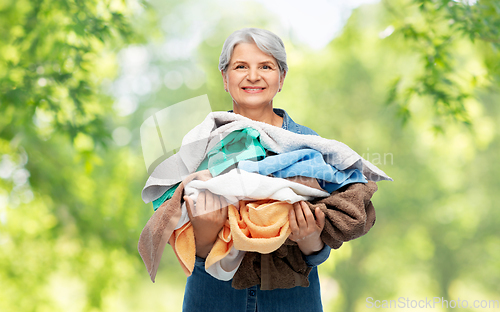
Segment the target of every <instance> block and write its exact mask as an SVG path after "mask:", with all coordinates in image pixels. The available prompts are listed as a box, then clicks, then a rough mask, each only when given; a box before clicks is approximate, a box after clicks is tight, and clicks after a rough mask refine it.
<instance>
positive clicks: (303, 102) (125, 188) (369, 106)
mask: <svg viewBox="0 0 500 312" xmlns="http://www.w3.org/2000/svg"><path fill="white" fill-rule="evenodd" d="M239 5H240V6H239V7H238V8H239V9H238V10H237V11H236V12H237V13H238V14H235V9H234V8H235V7H234V6H227V7H226V5H225V4H224V3H223V2H222V1H216V0H213V1H204V2H201V1H194V0H193V1H183V2H177V1H158V0H154V1H153V0H152V1H150V2H135V1H126V2H125V1H121V0H102V1H101V0H91V1H77V0H68V1H58V0H50V1H49V0H45V1H43V0H18V1H13V0H3V1H1V2H0V154H1V156H0V157H1V158H0V289H1V291H0V311H179V310H180V307H181V305H182V294H183V287H184V283H185V277H184V275H183V273H182V271H181V270H180V267H179V266H178V264H177V261H176V259H175V256H174V255H173V253H172V252H170V251H166V252H165V254H164V258H163V260H162V263H161V266H160V271H159V274H158V277H157V282H156V283H155V284H152V283H151V282H150V280H149V277H148V274H147V272H146V270H145V267H144V265H143V264H142V261H141V259H140V256H139V254H138V252H137V249H136V245H137V240H138V238H139V234H140V231H141V230H142V227H143V226H144V225H145V223H146V221H147V220H148V219H149V217H150V215H151V214H152V209H151V206H150V205H146V204H144V203H143V202H142V200H141V199H140V190H141V189H142V186H143V184H144V182H145V179H146V178H147V175H146V170H145V167H144V162H143V159H142V150H141V147H140V138H139V127H140V125H141V123H142V122H143V121H144V120H145V118H147V117H149V116H150V115H151V114H152V113H153V112H154V111H157V110H160V109H162V108H164V107H166V106H168V105H171V104H174V103H177V102H180V101H182V100H185V99H189V98H192V97H194V96H197V95H202V94H208V97H209V99H210V103H211V105H212V109H213V110H227V109H230V108H231V99H230V98H229V96H228V95H227V94H226V93H225V92H224V91H223V86H222V82H221V78H220V73H219V72H218V71H217V64H218V57H219V53H220V49H221V46H222V43H223V41H224V39H225V38H226V37H227V35H229V34H230V33H231V32H232V31H234V30H236V29H239V28H242V27H263V28H268V29H270V30H272V31H275V32H276V33H278V34H280V32H283V28H282V27H281V25H280V24H279V22H278V19H277V18H276V16H274V15H273V13H272V12H270V11H268V10H267V9H266V8H265V7H263V6H262V5H261V4H259V3H254V2H242V3H240V4H239ZM309 5H314V1H313V2H311V3H310V4H309ZM195 7H198V9H197V10H193V8H195ZM200 7H201V8H200ZM197 12H198V13H197ZM199 12H203V13H202V14H201V13H199ZM242 12H243V13H242ZM200 14H201V15H200ZM499 16H500V3H499V2H498V1H495V0H484V1H482V0H479V1H477V2H475V3H470V4H467V3H465V2H460V1H448V0H434V1H432V0H414V1H412V0H384V1H381V2H380V3H376V4H371V5H363V6H361V7H359V8H357V9H356V10H355V11H354V12H353V14H352V15H351V16H350V18H349V20H348V21H347V24H346V25H345V27H344V28H343V30H342V32H341V34H339V35H338V36H337V37H336V38H335V39H333V40H332V41H331V42H330V43H329V44H328V45H327V46H326V47H325V48H323V49H321V50H311V49H310V48H308V47H307V46H305V45H304V44H302V43H300V42H299V41H298V40H296V39H294V37H293V36H289V37H284V39H285V45H286V46H287V51H288V58H289V67H290V72H289V73H288V75H287V77H286V80H285V86H284V89H283V92H281V93H280V94H279V95H278V96H277V97H276V99H275V107H281V108H284V109H286V110H287V111H288V112H289V114H290V115H291V116H292V118H293V119H294V120H295V121H297V122H299V123H301V124H304V125H307V126H309V127H311V128H313V129H314V130H316V131H317V132H318V133H320V135H322V136H324V137H326V138H331V139H336V140H339V141H342V142H344V143H346V144H348V145H349V146H351V147H352V148H353V149H354V150H356V151H357V152H358V153H359V154H360V155H362V156H363V157H365V158H366V159H368V160H370V161H371V162H373V163H374V164H375V165H377V166H379V167H380V168H381V169H383V170H384V171H385V172H386V173H387V174H388V175H390V176H391V177H392V178H394V182H392V183H389V182H381V183H379V191H378V192H377V193H376V194H375V196H374V198H373V201H374V205H375V208H376V211H377V223H376V225H375V227H374V228H373V229H372V230H371V231H370V232H369V233H368V234H367V235H366V236H364V237H362V238H360V239H357V240H355V241H353V242H349V243H347V244H345V245H344V246H342V247H341V248H340V249H339V250H335V251H332V254H331V256H330V258H329V259H328V261H327V262H326V263H324V264H322V265H321V266H320V274H321V280H322V293H323V301H324V306H325V311H365V310H367V308H366V306H365V305H366V301H365V300H366V297H373V298H375V299H380V300H383V299H396V300H397V298H399V297H409V298H411V299H423V298H425V297H444V298H448V299H450V300H456V299H457V298H461V299H466V300H469V303H470V304H471V303H472V300H476V299H479V300H482V299H485V300H490V299H495V300H500V292H499V289H498V285H499V284H500V280H499V276H500V266H499V265H498V263H499V262H500V251H499V250H500V249H499V248H498V246H499V245H500V236H499V234H498V220H500V212H499V211H498V209H496V204H495V202H497V201H498V200H499V199H500V197H499V195H498V189H499V188H500V179H499V178H498V177H499V176H500V165H499V164H498V161H497V160H498V154H499V152H500V140H499V128H498V124H500V110H499V108H498V105H496V104H497V103H499V101H500V95H499V86H500V65H499V64H500V52H499V48H500V34H499V30H500V18H499ZM201 19H209V20H210V23H211V24H210V25H211V28H207V29H203V31H201V32H197V30H199V29H197V27H199V24H198V23H197V21H199V20H201ZM193 33H196V34H197V35H199V37H198V41H196V45H195V46H194V47H192V49H191V50H190V52H192V53H191V54H189V55H190V57H188V58H186V57H183V56H182V54H183V51H180V52H179V51H177V52H176V53H174V52H175V51H173V49H174V48H173V47H179V46H181V47H182V46H184V45H186V44H187V43H189V42H187V41H182V40H184V39H186V38H187V39H189V38H190V36H192V34H193ZM188 41H189V40H188ZM172 42H177V45H176V46H172V45H169V44H171V43H172ZM172 51H173V52H172ZM127 55H128V56H127ZM131 63H133V64H131ZM134 64H135V67H134V66H132V65H134ZM172 75H173V76H172ZM176 75H177V76H176ZM179 75H181V76H180V77H181V78H180V79H183V81H184V83H183V84H179V85H177V86H173V85H172V81H171V80H172V77H174V78H175V77H179ZM167 77H170V78H167ZM134 79H135V80H134ZM174 82H175V81H174ZM177 82H178V81H177ZM130 90H132V91H133V92H132V91H130ZM127 92H128V93H127ZM120 101H121V102H120ZM123 101H125V102H123ZM123 103H125V104H123ZM437 310H439V309H437ZM441 310H445V309H441ZM462 310H464V311H473V309H462ZM485 311H488V309H485Z"/></svg>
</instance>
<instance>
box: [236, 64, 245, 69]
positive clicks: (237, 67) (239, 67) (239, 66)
mask: <svg viewBox="0 0 500 312" xmlns="http://www.w3.org/2000/svg"><path fill="white" fill-rule="evenodd" d="M241 68H245V66H243V65H238V66H236V69H241Z"/></svg>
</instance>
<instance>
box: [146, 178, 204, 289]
mask: <svg viewBox="0 0 500 312" xmlns="http://www.w3.org/2000/svg"><path fill="white" fill-rule="evenodd" d="M204 175H206V171H205V170H204V171H198V172H195V173H193V174H191V175H189V176H187V177H186V179H185V180H184V181H183V182H182V183H181V184H180V185H179V187H178V188H177V189H176V190H175V192H174V195H172V198H170V199H169V200H167V201H166V202H164V203H163V204H162V205H161V206H160V207H159V208H158V209H157V210H156V211H155V213H154V214H153V215H152V216H151V218H149V220H148V222H147V223H146V225H145V226H144V229H142V232H141V235H140V237H139V242H138V245H137V249H138V250H139V254H140V255H141V258H142V261H143V262H144V264H145V265H146V269H147V270H148V273H149V276H150V277H151V280H152V281H153V282H154V281H155V277H156V272H157V271H158V265H159V263H160V260H161V256H162V254H163V250H164V249H165V245H166V244H167V242H169V240H170V239H171V236H172V233H173V232H174V229H175V226H176V225H177V223H178V221H179V218H180V217H181V200H182V197H183V195H184V185H185V184H187V183H189V182H191V180H193V179H198V178H200V179H205V177H204Z"/></svg>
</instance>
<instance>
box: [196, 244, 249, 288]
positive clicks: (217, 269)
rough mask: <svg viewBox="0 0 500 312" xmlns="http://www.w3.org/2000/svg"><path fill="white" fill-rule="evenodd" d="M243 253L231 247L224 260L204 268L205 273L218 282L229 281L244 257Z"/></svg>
mask: <svg viewBox="0 0 500 312" xmlns="http://www.w3.org/2000/svg"><path fill="white" fill-rule="evenodd" d="M245 253H246V252H245V251H241V250H236V249H235V248H234V246H233V248H231V250H230V251H229V253H228V254H226V256H225V257H224V258H222V259H220V260H219V261H215V262H214V263H213V264H212V265H210V266H209V267H208V268H207V267H205V271H206V272H207V273H208V274H210V275H212V276H213V277H215V278H217V279H219V280H222V281H229V280H231V279H232V278H233V276H234V274H235V273H236V271H237V270H238V268H239V267H240V263H241V260H242V259H243V257H244V256H245Z"/></svg>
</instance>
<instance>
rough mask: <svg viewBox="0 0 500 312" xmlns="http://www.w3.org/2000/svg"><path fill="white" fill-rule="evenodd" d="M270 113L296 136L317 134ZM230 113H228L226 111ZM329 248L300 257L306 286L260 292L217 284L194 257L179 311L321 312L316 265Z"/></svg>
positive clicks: (254, 288) (280, 113)
mask: <svg viewBox="0 0 500 312" xmlns="http://www.w3.org/2000/svg"><path fill="white" fill-rule="evenodd" d="M273 110H274V112H275V113H276V114H277V115H278V116H280V117H283V124H282V126H281V127H282V128H283V129H286V130H289V131H291V132H294V133H299V134H309V135H318V134H317V133H316V132H314V131H313V130H311V129H310V128H308V127H305V126H302V125H299V124H297V123H295V122H294V121H293V120H292V118H290V116H288V114H287V113H286V112H285V111H284V110H283V109H279V108H274V109H273ZM230 112H232V111H230ZM330 250H331V248H330V247H329V246H328V245H326V244H325V245H324V247H323V249H322V250H320V251H319V252H317V253H315V254H313V255H309V256H304V259H305V261H306V263H307V265H309V266H311V267H313V268H312V270H311V272H310V273H309V287H300V286H297V287H294V288H290V289H273V290H261V289H260V287H259V285H256V286H252V287H250V288H247V289H234V288H233V287H232V286H231V283H232V281H221V280H218V279H216V278H214V277H212V276H211V275H210V274H208V273H207V272H206V271H205V259H202V258H199V257H196V262H195V267H194V270H193V273H192V274H191V276H189V277H188V278H187V282H186V289H185V292H184V302H183V307H182V310H183V311H185V312H198V311H199V312H210V311H214V312H226V311H227V312H240V311H241V312H255V311H261V312H267V311H272V312H280V311H283V312H290V311H294V312H295V311H297V312H298V311H304V312H305V311H307V312H317V311H323V306H322V304H321V292H320V285H319V277H318V270H317V268H316V266H317V265H319V264H321V263H323V262H324V261H325V260H326V259H327V258H328V256H329V255H330Z"/></svg>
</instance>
